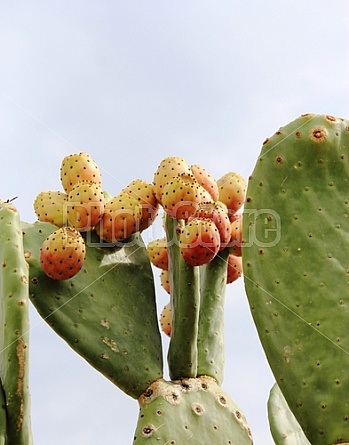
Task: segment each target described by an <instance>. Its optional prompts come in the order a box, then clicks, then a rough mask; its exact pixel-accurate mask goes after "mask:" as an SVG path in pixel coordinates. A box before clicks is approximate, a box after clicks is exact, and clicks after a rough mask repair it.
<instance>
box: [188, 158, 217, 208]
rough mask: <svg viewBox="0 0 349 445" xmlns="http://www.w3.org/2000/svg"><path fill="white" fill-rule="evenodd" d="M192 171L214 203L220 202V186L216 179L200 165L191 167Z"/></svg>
mask: <svg viewBox="0 0 349 445" xmlns="http://www.w3.org/2000/svg"><path fill="white" fill-rule="evenodd" d="M190 170H191V172H192V173H193V175H194V176H195V178H196V180H197V181H198V183H199V184H200V185H202V187H203V188H204V189H205V190H207V191H208V193H209V194H210V196H211V198H212V199H213V201H218V196H219V191H218V184H217V182H216V180H215V179H214V177H213V176H212V175H211V174H210V173H209V172H208V171H207V170H206V169H205V168H203V167H201V165H198V164H194V165H191V166H190Z"/></svg>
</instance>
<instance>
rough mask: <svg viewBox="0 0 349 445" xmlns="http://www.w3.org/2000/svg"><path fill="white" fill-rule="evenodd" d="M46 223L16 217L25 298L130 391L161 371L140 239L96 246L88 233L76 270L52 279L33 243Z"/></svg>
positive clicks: (134, 391) (135, 392)
mask: <svg viewBox="0 0 349 445" xmlns="http://www.w3.org/2000/svg"><path fill="white" fill-rule="evenodd" d="M54 230H55V227H54V226H52V225H50V224H48V223H39V222H37V223H35V224H32V225H30V224H23V232H24V244H25V249H26V254H27V258H28V260H27V261H28V263H29V266H30V298H31V301H32V302H33V304H34V306H35V307H36V309H37V310H38V312H39V313H40V315H41V316H42V317H43V319H44V320H45V321H46V322H47V323H48V324H49V325H50V326H51V327H52V328H53V329H54V330H55V331H56V332H57V333H58V334H59V335H60V336H61V337H62V338H63V339H64V340H66V341H67V343H68V344H69V345H70V346H71V347H72V348H73V349H74V350H75V351H76V352H78V353H79V354H80V355H81V356H82V357H84V358H85V359H86V360H87V361H88V362H89V363H90V364H92V366H94V367H95V368H96V369H97V370H99V371H100V372H101V373H102V374H104V375H105V376H106V377H107V378H108V379H110V380H111V381H112V382H113V383H115V384H116V385H117V386H118V387H119V388H120V389H122V390H123V391H124V392H126V393H127V394H128V395H130V396H131V397H133V398H138V397H139V396H140V395H141V394H142V393H143V392H144V391H145V389H146V388H147V387H148V386H149V384H150V383H151V382H153V381H154V380H156V379H158V378H160V377H161V376H162V349H161V339H160V332H159V327H158V322H157V314H156V306H155V294H154V284H153V275H152V271H151V266H150V262H149V260H148V256H147V252H146V249H145V247H144V244H143V242H142V239H141V237H140V236H138V235H135V236H133V237H132V238H131V239H130V240H129V242H127V243H124V244H121V245H119V247H102V245H101V244H100V241H99V238H97V237H96V239H95V238H94V237H93V236H94V235H95V234H94V233H93V232H89V233H88V234H86V235H85V243H86V259H85V263H84V266H83V268H82V269H81V271H80V272H79V273H78V274H77V275H76V276H75V277H73V278H71V279H69V280H66V281H54V280H51V279H50V278H48V277H47V276H46V275H45V274H44V272H43V271H42V269H41V266H40V262H39V250H40V246H41V244H42V242H43V240H44V239H45V238H46V237H47V236H48V235H49V234H50V233H51V232H53V231H54Z"/></svg>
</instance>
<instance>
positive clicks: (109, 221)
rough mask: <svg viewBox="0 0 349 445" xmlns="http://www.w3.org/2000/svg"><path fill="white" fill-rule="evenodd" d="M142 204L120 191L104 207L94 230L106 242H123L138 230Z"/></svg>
mask: <svg viewBox="0 0 349 445" xmlns="http://www.w3.org/2000/svg"><path fill="white" fill-rule="evenodd" d="M141 217H142V206H141V204H139V202H138V200H137V199H135V198H133V197H132V196H130V195H129V194H128V193H125V192H121V193H119V194H118V195H117V196H115V197H114V198H112V199H111V200H110V201H109V202H107V203H106V205H105V207H104V214H103V216H102V219H101V220H100V222H99V224H97V226H96V232H97V234H98V235H99V237H100V238H102V239H103V240H104V241H105V242H106V243H110V244H117V243H118V242H124V241H125V240H127V239H128V238H129V237H130V236H131V235H133V234H134V233H136V232H138V231H139V226H140V219H141Z"/></svg>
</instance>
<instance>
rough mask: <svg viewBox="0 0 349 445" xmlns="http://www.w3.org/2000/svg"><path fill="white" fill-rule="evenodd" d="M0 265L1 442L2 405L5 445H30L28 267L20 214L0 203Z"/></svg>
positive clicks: (1, 430)
mask: <svg viewBox="0 0 349 445" xmlns="http://www.w3.org/2000/svg"><path fill="white" fill-rule="evenodd" d="M0 264H1V269H0V283H1V295H0V316H1V322H0V326H1V329H0V381H1V384H2V385H1V386H2V387H1V388H0V392H1V394H0V403H1V413H0V422H1V424H0V441H1V440H2V441H4V437H5V432H4V425H3V424H2V422H3V419H4V411H3V410H4V407H3V405H4V402H5V404H6V417H7V421H6V437H7V441H6V442H5V443H6V445H30V444H31V443H32V435H31V427H30V394H29V378H28V371H29V316H28V304H29V299H28V295H29V286H28V281H29V280H28V266H27V263H26V261H25V258H24V250H23V241H22V231H21V224H20V218H19V214H18V212H17V210H16V208H15V207H14V206H13V205H12V204H11V203H8V202H2V201H1V202H0ZM0 443H1V442H0Z"/></svg>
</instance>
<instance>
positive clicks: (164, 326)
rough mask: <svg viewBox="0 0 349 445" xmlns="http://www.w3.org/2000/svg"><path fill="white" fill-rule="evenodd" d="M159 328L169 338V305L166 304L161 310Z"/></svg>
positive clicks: (170, 319) (170, 327)
mask: <svg viewBox="0 0 349 445" xmlns="http://www.w3.org/2000/svg"><path fill="white" fill-rule="evenodd" d="M160 326H161V330H162V331H163V332H164V333H165V334H166V335H168V336H169V337H171V332H172V314H171V303H167V304H166V306H165V307H164V308H163V310H162V312H161V315H160Z"/></svg>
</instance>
